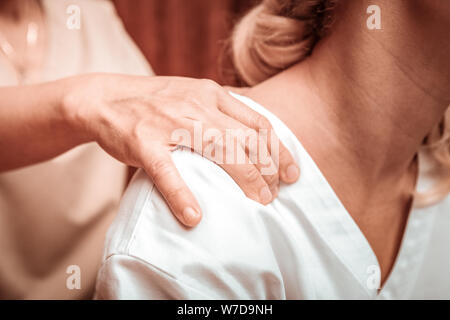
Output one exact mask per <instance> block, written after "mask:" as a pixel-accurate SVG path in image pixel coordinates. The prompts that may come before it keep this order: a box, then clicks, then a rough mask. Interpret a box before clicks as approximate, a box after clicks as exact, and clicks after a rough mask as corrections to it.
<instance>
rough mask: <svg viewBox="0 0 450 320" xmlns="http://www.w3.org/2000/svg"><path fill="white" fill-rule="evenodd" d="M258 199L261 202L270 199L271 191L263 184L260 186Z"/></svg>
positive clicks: (267, 201)
mask: <svg viewBox="0 0 450 320" xmlns="http://www.w3.org/2000/svg"><path fill="white" fill-rule="evenodd" d="M259 199H260V200H261V202H262V203H263V204H267V203H270V201H272V192H270V189H269V187H267V186H265V187H263V188H261V191H260V192H259Z"/></svg>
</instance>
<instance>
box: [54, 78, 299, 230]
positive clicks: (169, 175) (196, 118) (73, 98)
mask: <svg viewBox="0 0 450 320" xmlns="http://www.w3.org/2000/svg"><path fill="white" fill-rule="evenodd" d="M68 81H69V83H68V84H67V86H66V88H67V89H66V90H65V94H64V98H63V100H64V102H63V110H64V114H65V116H66V117H67V119H69V124H70V126H71V127H73V129H74V130H75V131H76V132H79V133H80V134H81V135H82V136H83V139H84V140H86V141H96V142H97V143H98V144H99V145H100V146H101V147H102V148H103V149H104V150H105V151H106V152H108V153H109V154H110V155H112V156H113V157H114V158H116V159H117V160H119V161H121V162H123V163H125V164H127V165H129V166H134V167H139V168H143V169H144V170H145V171H146V173H147V174H148V175H149V176H150V177H151V178H152V179H153V182H154V183H155V185H156V186H157V188H158V189H159V191H160V192H161V194H162V195H163V196H164V198H165V199H166V201H167V203H168V205H169V206H170V208H171V210H172V212H173V213H174V215H175V216H176V217H177V218H178V219H179V220H180V221H181V222H182V223H183V224H185V225H186V226H195V225H197V224H198V222H199V221H200V219H201V211H200V207H199V205H198V203H197V201H196V199H195V198H194V196H193V195H192V193H191V192H190V190H189V189H188V187H187V186H186V184H185V183H184V181H183V180H182V178H181V177H180V175H179V173H178V171H177V169H176V167H175V165H174V163H173V162H172V159H171V151H173V150H174V149H175V148H176V147H177V145H180V144H181V145H184V146H187V145H186V141H185V142H184V143H180V142H179V141H174V140H173V133H174V132H177V130H180V129H184V130H187V132H189V133H191V134H192V136H195V134H194V130H195V126H196V125H201V126H202V128H203V130H207V129H215V130H216V131H215V132H217V130H219V132H221V133H222V137H225V134H226V132H227V129H228V130H230V129H232V130H236V129H242V130H246V131H247V132H248V131H250V132H254V133H256V134H258V130H259V129H266V130H270V129H271V126H270V123H269V122H268V120H267V119H265V118H264V117H263V116H261V115H260V114H258V113H256V112H254V111H253V110H252V109H250V108H249V107H247V106H246V105H244V104H242V103H241V102H240V101H238V100H236V99H235V98H233V97H232V96H231V95H230V94H228V92H227V91H226V90H225V89H223V88H222V87H220V86H219V85H218V84H216V83H215V82H213V81H210V80H195V79H188V78H178V77H137V76H125V75H109V74H92V75H83V76H78V77H74V78H71V79H70V80H68ZM272 134H273V133H272ZM258 137H259V135H258ZM234 139H235V140H237V141H238V144H237V146H238V148H241V149H240V150H241V151H243V152H244V154H245V156H246V160H248V161H246V163H245V164H243V163H240V164H230V163H228V162H227V163H220V161H217V159H215V157H213V156H210V157H209V158H210V159H211V160H213V161H215V162H216V163H218V164H219V165H220V166H221V167H222V168H223V169H224V170H226V172H227V173H228V174H229V175H230V176H231V177H232V178H233V179H234V180H235V181H236V183H237V184H238V185H239V186H240V187H241V188H242V190H243V191H244V192H245V194H246V195H247V196H248V197H249V198H251V199H254V200H256V201H259V202H261V203H262V204H267V203H269V202H271V201H272V200H273V198H274V197H275V196H276V195H277V194H278V188H279V180H280V179H281V180H282V181H284V182H287V183H292V182H295V181H296V180H297V179H298V176H299V169H298V166H297V165H296V164H295V162H294V160H293V159H292V157H291V155H290V153H289V152H288V151H287V149H286V148H285V147H284V146H283V145H282V144H281V143H279V141H278V140H277V138H276V139H275V140H272V141H269V142H267V143H265V144H264V145H262V143H259V145H258V148H261V147H262V148H265V150H264V151H267V152H268V154H269V158H270V161H269V162H270V164H269V165H274V166H275V167H276V168H277V169H278V167H279V168H280V170H275V171H274V172H271V173H270V174H264V175H262V174H261V171H262V170H263V168H264V165H263V163H262V161H259V159H257V160H256V161H254V160H253V162H250V160H251V159H255V158H254V157H253V156H254V154H251V151H250V150H248V149H249V148H248V147H246V144H245V139H242V137H237V136H236V137H234ZM274 141H275V142H276V143H279V153H278V154H271V153H270V150H272V149H271V146H272V144H273V142H274ZM211 143H213V144H215V145H216V147H218V148H224V149H226V146H225V145H224V140H223V139H222V140H220V141H211V140H210V139H209V140H208V139H203V137H202V141H201V143H200V146H201V147H205V146H206V145H208V144H211ZM194 145H195V141H194V144H190V145H189V147H192V146H194ZM194 149H195V148H194ZM196 151H197V150H196ZM225 152H227V151H225ZM203 155H204V156H205V154H203ZM206 156H207V155H206ZM278 159H279V161H276V160H278ZM278 163H279V166H277V164H278ZM266 164H267V163H266Z"/></svg>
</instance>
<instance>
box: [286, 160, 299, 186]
mask: <svg viewBox="0 0 450 320" xmlns="http://www.w3.org/2000/svg"><path fill="white" fill-rule="evenodd" d="M299 174H300V170H299V169H298V167H297V166H296V165H295V164H291V165H289V167H287V169H286V179H288V181H287V182H294V181H296V180H297V179H298V176H299Z"/></svg>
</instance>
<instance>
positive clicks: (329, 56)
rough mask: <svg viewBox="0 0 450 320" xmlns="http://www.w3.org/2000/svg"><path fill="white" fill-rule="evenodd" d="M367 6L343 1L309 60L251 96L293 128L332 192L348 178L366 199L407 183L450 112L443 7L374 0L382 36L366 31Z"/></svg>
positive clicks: (449, 16)
mask: <svg viewBox="0 0 450 320" xmlns="http://www.w3.org/2000/svg"><path fill="white" fill-rule="evenodd" d="M369 4H370V3H369V1H365V0H361V1H340V2H339V6H338V7H337V9H336V16H335V21H336V22H335V24H334V25H333V26H332V28H331V33H330V35H329V36H328V37H327V38H325V39H323V40H321V41H320V42H319V44H318V45H317V47H316V48H315V49H314V52H313V54H312V56H311V57H309V58H307V59H306V60H305V61H303V62H301V63H299V64H298V65H296V66H294V67H292V68H290V69H288V70H286V71H285V72H283V73H281V74H279V75H277V76H275V77H273V78H271V79H269V80H268V81H266V82H264V83H262V84H260V85H258V86H257V87H255V88H253V89H252V90H250V91H249V96H250V97H252V98H255V100H257V101H261V102H262V103H263V104H264V105H266V106H268V107H269V108H271V109H272V110H273V111H274V113H276V114H277V115H278V116H279V117H280V118H281V119H282V120H283V121H284V122H285V123H287V124H288V126H289V127H290V128H291V129H293V131H294V132H295V133H296V134H297V136H298V137H299V138H300V140H301V141H302V143H303V145H304V146H305V147H306V148H307V150H308V152H309V153H310V154H311V155H312V156H313V158H314V159H315V160H316V162H317V163H318V165H319V167H320V168H321V169H322V171H323V172H324V173H325V175H326V176H327V177H328V178H330V176H331V177H332V178H330V179H329V180H336V181H337V182H335V181H331V182H332V185H333V186H336V187H338V189H339V186H338V185H339V184H341V183H342V184H344V185H345V184H346V183H345V182H342V181H340V180H342V179H343V178H342V177H345V179H347V181H346V182H348V179H353V182H355V183H356V184H355V185H359V186H361V187H362V188H364V186H367V188H366V189H367V190H366V194H373V192H371V191H373V188H384V187H386V186H390V185H392V184H393V183H396V186H399V184H400V183H405V180H406V181H409V182H410V181H411V178H408V179H404V176H405V173H411V172H412V171H411V170H412V169H411V168H413V159H414V158H415V155H416V154H417V152H418V150H419V149H420V146H421V144H422V142H423V140H424V138H425V137H426V136H427V134H428V133H429V132H430V131H431V130H432V128H433V127H434V126H436V125H437V124H438V123H439V121H440V120H441V119H442V117H443V115H444V113H445V111H446V109H447V107H448V106H449V104H450V91H449V90H448V88H449V87H450V76H449V75H450V59H448V52H450V37H448V30H450V1H441V0H427V1H419V0H408V1H392V0H379V1H377V4H378V5H379V6H380V7H381V27H382V29H381V30H369V29H368V28H367V26H366V20H367V18H368V17H369V15H368V14H366V10H367V7H368V6H369ZM273 92H278V94H277V95H276V97H274V95H273V94H272V97H270V93H273ZM280 97H282V98H280ZM280 99H281V100H280ZM299 101H301V104H300V103H299ZM280 103H282V104H283V108H277V106H278V105H279V104H280ZM294 115H295V116H294ZM293 119H296V120H293ZM330 154H334V155H336V157H330V156H329V155H330ZM327 173H330V174H329V176H328V175H327ZM409 176H411V174H410V175H409ZM333 177H337V178H335V179H334V178H333ZM345 179H344V180H345ZM333 182H335V185H334V184H333ZM409 182H408V183H409ZM347 184H348V183H347ZM413 187H414V186H413V183H412V188H413ZM370 188H372V189H370ZM401 188H402V187H400V186H399V189H401ZM409 191H412V190H409ZM394 196H396V195H394V194H392V197H394Z"/></svg>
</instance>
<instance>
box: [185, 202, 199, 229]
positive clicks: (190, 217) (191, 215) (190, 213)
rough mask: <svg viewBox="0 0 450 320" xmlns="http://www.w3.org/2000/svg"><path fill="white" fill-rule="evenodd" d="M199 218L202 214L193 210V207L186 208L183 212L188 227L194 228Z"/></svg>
mask: <svg viewBox="0 0 450 320" xmlns="http://www.w3.org/2000/svg"><path fill="white" fill-rule="evenodd" d="M199 216H200V214H199V213H198V212H197V211H195V210H194V209H192V208H191V207H186V208H185V209H184V210H183V218H184V222H185V223H186V224H187V225H188V226H194V225H195V224H196V223H197V220H198V218H199Z"/></svg>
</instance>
